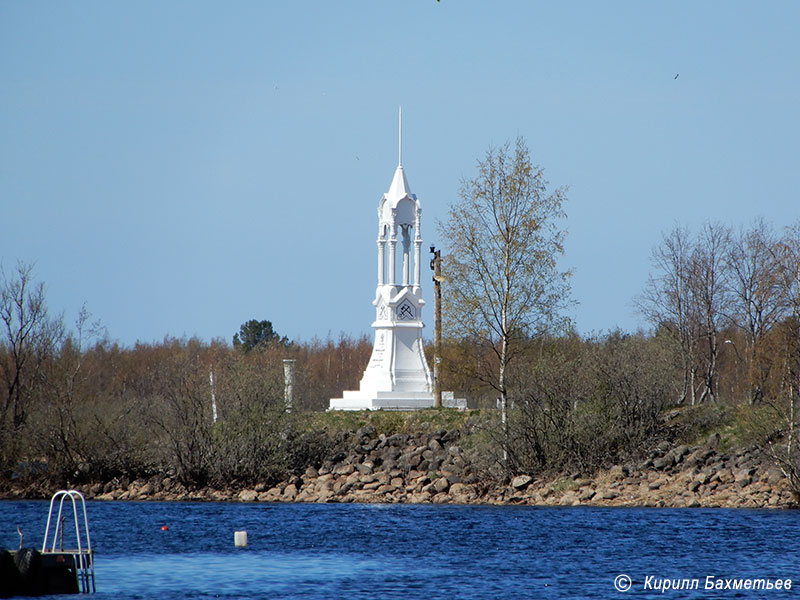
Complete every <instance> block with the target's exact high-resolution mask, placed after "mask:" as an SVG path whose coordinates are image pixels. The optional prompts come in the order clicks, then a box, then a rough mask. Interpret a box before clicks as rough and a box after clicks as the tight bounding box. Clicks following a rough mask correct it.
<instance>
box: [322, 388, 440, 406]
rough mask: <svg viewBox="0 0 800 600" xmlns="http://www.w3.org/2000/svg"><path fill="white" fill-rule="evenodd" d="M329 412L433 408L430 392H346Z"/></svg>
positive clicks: (333, 401)
mask: <svg viewBox="0 0 800 600" xmlns="http://www.w3.org/2000/svg"><path fill="white" fill-rule="evenodd" d="M342 395H343V396H344V397H343V398H331V403H330V407H329V408H328V410H419V409H421V408H433V394H431V393H430V392H373V393H368V392H361V391H359V392H344V393H343V394H342Z"/></svg>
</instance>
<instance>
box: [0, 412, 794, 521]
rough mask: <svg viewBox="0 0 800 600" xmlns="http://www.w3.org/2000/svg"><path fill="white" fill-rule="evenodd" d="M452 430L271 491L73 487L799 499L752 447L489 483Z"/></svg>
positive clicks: (510, 498)
mask: <svg viewBox="0 0 800 600" xmlns="http://www.w3.org/2000/svg"><path fill="white" fill-rule="evenodd" d="M460 438H461V433H460V431H459V430H450V431H447V430H442V431H438V432H435V433H416V434H414V435H409V434H404V433H397V434H394V435H389V436H387V435H384V434H380V435H377V436H375V435H374V430H372V428H371V427H370V426H367V427H365V428H362V429H361V430H359V431H358V432H357V433H356V434H355V436H354V439H353V444H352V445H351V450H350V452H348V453H347V454H346V455H343V456H339V457H337V460H328V461H326V462H324V463H323V464H322V466H320V467H319V468H315V467H313V466H310V467H308V468H307V469H306V470H305V472H304V473H303V474H302V475H298V476H293V477H291V478H289V479H288V480H286V481H283V482H281V483H280V484H278V485H275V486H269V487H268V486H266V485H264V484H259V485H255V486H253V487H251V488H245V489H227V490H219V489H212V488H203V489H199V490H190V489H187V488H185V487H184V486H183V485H182V484H180V483H179V482H177V481H176V480H175V479H174V478H171V477H154V478H151V479H150V480H143V479H139V480H136V481H132V482H126V481H113V482H108V483H104V484H103V483H94V484H88V485H82V486H76V487H77V489H80V490H81V491H82V492H83V493H84V494H85V495H86V497H87V498H89V499H95V500H137V501H144V500H152V501H157V500H160V501H238V502H320V503H324V502H364V503H433V504H520V505H537V506H626V507H743V508H790V507H794V506H797V499H796V498H795V497H794V496H793V494H792V493H791V492H790V490H789V488H788V486H787V485H786V481H785V480H784V477H783V475H782V474H781V472H780V471H779V470H778V469H776V468H775V467H772V466H769V465H765V464H764V463H763V462H762V461H761V460H760V459H759V458H758V456H757V453H756V452H755V451H753V450H752V449H730V450H727V451H723V450H722V449H721V448H720V439H719V435H718V434H715V435H713V436H711V437H710V438H709V440H708V441H706V442H704V443H702V444H698V445H693V446H692V445H681V446H675V447H671V446H670V445H669V444H667V443H663V444H661V445H660V446H658V447H657V448H655V449H654V450H653V451H652V452H650V454H649V455H648V457H647V458H646V459H645V460H643V461H641V462H640V463H638V464H626V465H616V466H614V467H612V468H611V469H608V470H605V471H601V472H599V473H596V474H595V475H594V476H592V477H583V476H581V475H578V474H575V475H572V476H569V477H565V476H560V477H555V478H553V477H550V478H537V477H535V476H532V475H518V476H517V477H514V478H513V479H512V480H511V481H510V482H508V483H506V484H497V483H494V482H488V481H486V479H485V478H481V477H480V476H479V474H478V473H477V472H476V471H475V469H474V468H473V466H472V464H471V462H470V460H469V457H468V456H469V455H468V453H466V452H464V451H463V450H462V448H461V446H460V445H459V440H460ZM51 492H52V490H46V489H42V488H41V487H39V486H35V485H33V486H25V487H23V486H18V487H15V486H8V487H4V489H3V490H2V491H0V497H1V498H6V499H8V498H36V497H49V494H50V493H51Z"/></svg>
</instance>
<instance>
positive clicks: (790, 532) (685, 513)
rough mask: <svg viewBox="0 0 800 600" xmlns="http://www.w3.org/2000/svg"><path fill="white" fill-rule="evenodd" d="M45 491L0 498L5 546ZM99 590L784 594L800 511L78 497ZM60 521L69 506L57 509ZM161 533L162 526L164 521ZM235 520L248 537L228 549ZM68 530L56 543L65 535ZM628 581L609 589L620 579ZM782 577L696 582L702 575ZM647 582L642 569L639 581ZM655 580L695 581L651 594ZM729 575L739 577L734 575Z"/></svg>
mask: <svg viewBox="0 0 800 600" xmlns="http://www.w3.org/2000/svg"><path fill="white" fill-rule="evenodd" d="M48 505H49V503H48V502H42V501H0V547H4V548H16V547H17V546H18V544H19V537H18V535H17V533H16V527H17V526H19V527H20V528H21V529H22V530H23V532H24V533H25V545H26V546H32V545H35V546H38V547H41V543H42V536H43V534H44V527H45V521H46V520H47V509H48ZM87 507H88V508H87V510H88V515H89V528H90V532H91V537H92V545H93V548H94V550H95V554H96V557H95V572H96V580H97V590H98V593H97V596H96V597H97V598H108V599H111V598H114V599H133V598H158V599H159V600H167V599H172V598H346V599H361V598H364V599H366V598H370V599H372V598H420V599H422V598H424V599H426V600H427V599H429V598H459V599H472V598H491V599H498V600H499V599H505V598H511V599H514V598H553V599H555V598H559V599H561V598H564V599H566V598H571V599H574V598H628V597H631V598H664V597H666V598H789V597H798V596H800V512H797V511H767V510H726V509H685V510H680V509H626V508H614V509H612V508H587V507H581V508H549V507H548V508H536V507H511V506H505V507H495V506H447V505H443V506H433V505H368V504H327V505H325V504H322V505H316V504H233V503H185V502H138V503H136V502H89V503H87ZM67 514H68V515H69V517H70V519H71V514H72V511H71V508H70V509H69V510H68V511H67ZM164 525H166V526H167V527H168V528H169V529H168V530H167V531H162V530H161V528H162V526H164ZM237 530H246V531H247V537H248V546H247V548H245V549H237V548H235V547H234V531H237ZM69 539H70V537H69V530H67V536H66V537H65V540H64V541H65V546H67V545H70V544H68V542H69ZM621 575H627V576H629V577H630V578H631V584H630V589H629V590H628V591H627V592H624V593H623V592H620V591H617V589H615V579H616V580H617V582H618V584H619V585H621V586H623V587H624V586H625V578H624V577H623V578H621V579H620V578H619V576H621ZM709 576H711V577H714V578H715V579H714V580H712V582H717V581H721V580H724V579H739V580H741V579H747V578H752V579H757V578H762V579H763V578H765V579H768V580H770V581H771V582H773V583H774V582H775V581H776V580H778V579H780V580H786V579H790V580H791V582H792V589H791V590H789V591H786V590H776V589H772V590H766V589H765V590H760V591H752V590H751V591H746V590H744V589H741V590H735V589H727V590H726V589H723V590H716V589H709V590H706V589H704V586H705V584H706V577H709ZM648 578H649V579H648ZM665 578H670V579H675V580H676V581H675V582H674V583H675V584H678V583H679V580H686V583H688V584H689V585H691V583H692V580H697V581H698V589H684V590H674V589H670V590H668V591H665V592H662V590H661V589H655V588H654V586H656V585H659V582H661V581H662V580H663V579H665ZM734 585H735V584H734Z"/></svg>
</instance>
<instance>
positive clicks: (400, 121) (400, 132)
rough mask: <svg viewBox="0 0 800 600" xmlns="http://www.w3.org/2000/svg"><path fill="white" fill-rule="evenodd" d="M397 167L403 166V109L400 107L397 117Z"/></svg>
mask: <svg viewBox="0 0 800 600" xmlns="http://www.w3.org/2000/svg"><path fill="white" fill-rule="evenodd" d="M397 121H398V123H397V129H398V132H397V166H398V167H402V166H403V107H402V106H401V107H400V112H399V114H398V117H397Z"/></svg>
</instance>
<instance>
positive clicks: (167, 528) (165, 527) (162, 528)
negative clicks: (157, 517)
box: [161, 525, 169, 531]
mask: <svg viewBox="0 0 800 600" xmlns="http://www.w3.org/2000/svg"><path fill="white" fill-rule="evenodd" d="M161 531H169V527H167V526H166V525H162V526H161Z"/></svg>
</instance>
